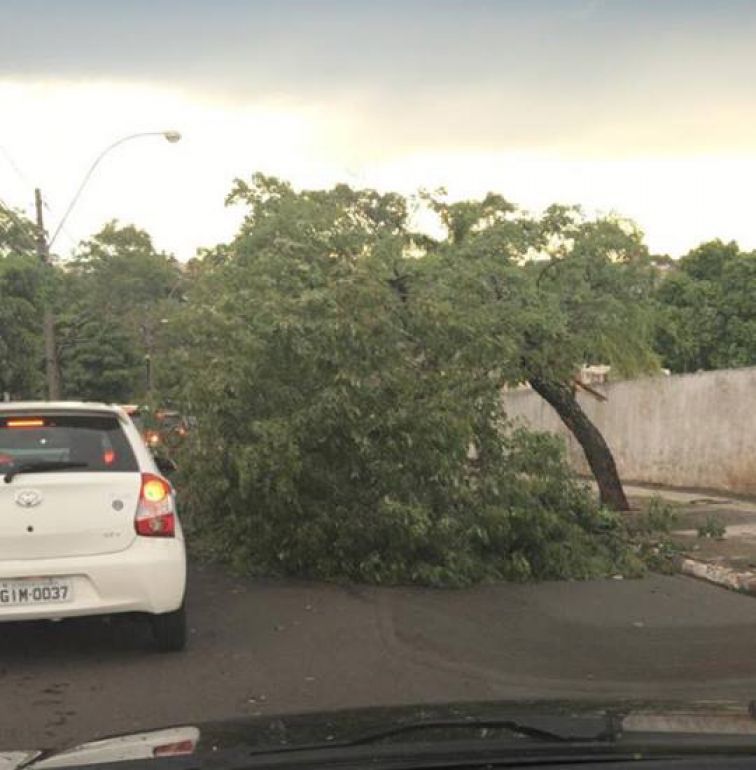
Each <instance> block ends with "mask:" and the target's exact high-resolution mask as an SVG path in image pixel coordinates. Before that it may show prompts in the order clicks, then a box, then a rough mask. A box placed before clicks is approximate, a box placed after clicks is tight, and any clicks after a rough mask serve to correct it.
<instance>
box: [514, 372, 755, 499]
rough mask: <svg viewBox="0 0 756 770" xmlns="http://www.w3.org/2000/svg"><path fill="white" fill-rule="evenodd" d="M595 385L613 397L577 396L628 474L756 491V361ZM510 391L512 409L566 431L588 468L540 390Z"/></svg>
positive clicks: (628, 477) (574, 457)
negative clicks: (740, 366)
mask: <svg viewBox="0 0 756 770" xmlns="http://www.w3.org/2000/svg"><path fill="white" fill-rule="evenodd" d="M593 387H594V388H595V389H596V390H598V391H599V392H601V393H604V394H605V395H606V396H607V397H608V400H607V401H604V402H602V401H599V400H597V399H596V398H594V397H592V396H590V395H589V394H587V393H582V392H581V393H579V395H578V400H579V401H580V403H581V405H582V406H583V408H584V409H585V411H586V413H587V414H588V415H589V417H590V418H591V420H592V421H593V422H594V423H595V424H596V426H597V427H598V428H599V430H600V431H601V433H602V434H603V436H604V438H605V439H606V440H607V443H608V444H609V446H610V447H611V449H612V452H613V454H614V458H615V460H616V462H617V466H618V468H619V472H620V475H621V477H622V478H623V480H625V481H639V482H647V483H655V484H664V485H669V486H677V487H694V488H699V489H719V490H722V491H725V490H726V491H730V492H734V493H738V494H751V495H756V367H753V368H748V369H725V370H721V371H716V372H701V373H699V374H687V375H674V376H671V377H665V376H658V377H649V378H644V379H639V380H628V381H624V382H615V383H609V384H607V385H595V386H593ZM503 399H504V405H505V409H506V411H507V413H508V415H509V417H511V418H513V419H516V420H523V421H524V422H525V423H528V424H529V425H530V426H531V427H533V428H535V429H537V430H545V431H550V432H555V433H559V434H561V435H563V436H565V438H566V439H567V445H568V450H569V454H570V460H571V462H572V463H573V465H574V467H576V468H577V469H578V470H580V471H581V472H583V473H588V466H587V464H586V462H585V457H584V456H583V453H582V450H581V449H580V446H579V444H577V442H576V441H575V440H574V439H573V438H572V436H571V435H570V434H569V433H568V432H567V430H566V429H565V428H564V427H563V426H562V423H561V421H560V420H559V417H558V416H557V414H556V412H555V411H554V410H553V409H552V408H551V407H550V406H549V405H548V404H547V403H546V402H545V401H544V400H543V399H541V397H540V396H539V395H538V394H537V393H535V392H533V391H531V390H517V391H510V392H507V393H505V394H504V396H503Z"/></svg>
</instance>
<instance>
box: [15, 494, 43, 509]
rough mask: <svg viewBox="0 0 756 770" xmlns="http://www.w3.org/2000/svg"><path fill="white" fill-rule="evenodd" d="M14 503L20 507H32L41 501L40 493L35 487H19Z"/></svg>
mask: <svg viewBox="0 0 756 770" xmlns="http://www.w3.org/2000/svg"><path fill="white" fill-rule="evenodd" d="M15 500H16V505H20V506H21V507H22V508H34V507H35V506H37V505H39V504H40V503H41V502H42V494H41V493H40V492H37V490H36V489H20V490H19V491H18V492H16V497H15Z"/></svg>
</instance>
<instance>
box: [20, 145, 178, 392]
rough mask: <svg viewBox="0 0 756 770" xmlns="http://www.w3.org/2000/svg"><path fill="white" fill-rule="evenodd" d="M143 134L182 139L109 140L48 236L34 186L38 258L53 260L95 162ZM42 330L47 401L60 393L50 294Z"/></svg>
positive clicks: (46, 301) (39, 198) (40, 195)
mask: <svg viewBox="0 0 756 770" xmlns="http://www.w3.org/2000/svg"><path fill="white" fill-rule="evenodd" d="M144 136H162V137H163V138H164V139H165V140H166V141H167V142H170V143H171V144H175V143H176V142H178V141H179V140H180V139H181V134H180V133H179V132H178V131H144V132H141V133H138V134H129V135H128V136H124V137H122V138H121V139H119V140H118V141H116V142H113V143H112V144H109V145H108V146H107V147H106V148H105V149H104V150H103V151H102V152H101V153H100V154H99V155H98V156H97V157H96V158H95V160H94V162H93V163H92V165H91V166H90V167H89V170H88V171H87V173H86V174H85V175H84V178H83V179H82V180H81V184H80V185H79V187H78V189H77V190H76V193H75V194H74V196H73V198H72V199H71V202H70V203H69V204H68V208H66V210H65V212H64V214H63V216H62V217H61V219H60V222H58V226H57V227H56V228H55V231H54V232H53V234H52V236H51V238H50V239H49V240H48V239H47V236H46V234H45V223H44V217H43V214H42V193H41V191H40V190H39V188H37V189H36V190H34V205H35V209H36V215H37V256H38V257H39V258H40V261H41V262H43V263H44V264H45V265H47V266H50V265H51V264H52V263H51V260H50V248H51V247H52V245H53V243H55V239H56V238H57V237H58V235H59V234H60V231H61V230H62V228H63V225H64V224H65V223H66V220H67V219H68V217H69V215H70V214H71V211H73V208H74V206H75V205H76V203H77V202H78V200H79V198H80V197H81V194H82V192H84V188H85V187H86V186H87V182H89V179H90V178H91V176H92V174H93V173H94V171H95V169H96V168H97V166H98V165H99V164H100V161H102V159H103V158H104V157H105V156H106V155H107V154H108V153H109V152H110V151H111V150H114V149H115V148H116V147H118V146H119V145H121V144H123V143H124V142H128V141H131V140H132V139H139V138H141V137H144ZM43 334H44V345H45V374H46V377H47V397H48V399H50V401H56V400H58V399H60V396H61V389H60V373H59V371H58V361H57V348H56V344H55V315H54V313H53V309H52V305H51V303H50V299H49V297H46V298H45V308H44V315H43Z"/></svg>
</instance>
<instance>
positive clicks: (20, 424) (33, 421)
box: [6, 417, 45, 428]
mask: <svg viewBox="0 0 756 770" xmlns="http://www.w3.org/2000/svg"><path fill="white" fill-rule="evenodd" d="M6 426H7V427H8V428H43V427H44V426H45V421H44V420H40V419H39V418H37V417H34V418H30V419H25V420H8V422H7V423H6Z"/></svg>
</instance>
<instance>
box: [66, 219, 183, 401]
mask: <svg viewBox="0 0 756 770" xmlns="http://www.w3.org/2000/svg"><path fill="white" fill-rule="evenodd" d="M181 283H182V273H181V270H180V268H179V266H178V264H177V263H176V261H175V260H174V259H173V258H172V257H169V256H168V255H166V254H163V253H161V252H158V251H156V250H155V249H154V247H153V245H152V242H151V240H150V237H149V236H148V235H147V233H145V232H144V231H142V230H139V229H137V228H135V227H133V226H131V225H129V226H123V227H122V226H119V225H118V224H117V223H116V222H111V223H109V224H107V225H106V226H105V227H104V228H103V229H102V231H101V232H100V233H98V234H97V235H95V236H94V237H93V238H92V239H90V240H89V241H86V242H84V243H83V244H82V245H81V247H80V249H79V251H78V253H77V255H76V258H75V259H74V260H73V261H72V262H71V263H69V264H68V265H67V266H66V270H65V272H62V274H61V275H60V278H59V284H58V291H57V308H58V313H57V315H58V330H57V331H58V348H59V358H60V365H61V370H62V375H63V376H62V381H63V388H64V395H65V396H66V397H67V398H75V399H91V400H103V401H111V402H124V401H131V400H135V399H136V400H143V399H151V398H156V397H157V396H156V393H155V392H154V391H156V390H157V388H158V387H160V386H161V385H162V386H170V385H172V384H173V383H172V380H171V377H172V371H171V370H170V369H169V368H168V367H167V366H165V364H166V360H165V359H166V357H167V356H166V352H167V345H166V344H165V336H166V324H165V323H164V319H165V320H168V318H170V316H171V314H172V313H173V312H175V309H176V307H177V306H178V304H179V299H180V297H181V291H180V289H181ZM164 373H165V376H163V374H164ZM168 389H169V387H165V390H168Z"/></svg>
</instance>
